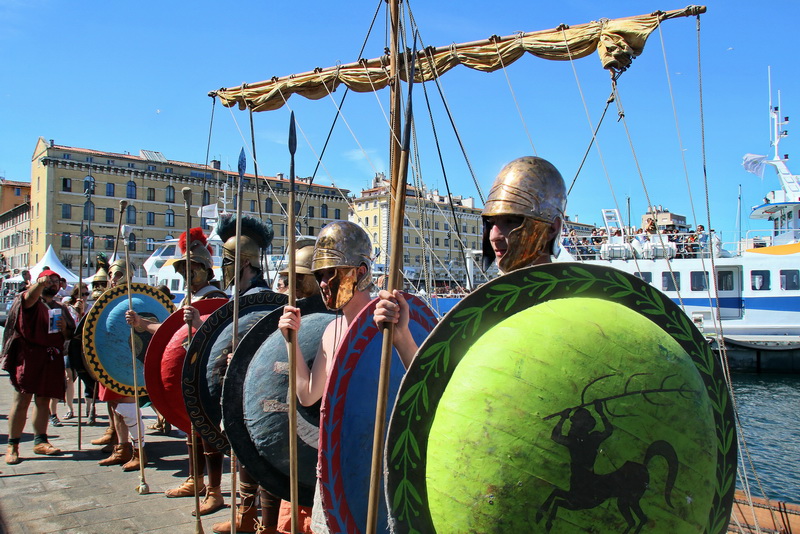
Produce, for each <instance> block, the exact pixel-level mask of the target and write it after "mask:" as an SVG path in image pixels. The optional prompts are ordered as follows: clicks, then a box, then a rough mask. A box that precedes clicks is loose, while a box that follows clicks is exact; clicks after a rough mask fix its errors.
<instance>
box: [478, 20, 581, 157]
mask: <svg viewBox="0 0 800 534" xmlns="http://www.w3.org/2000/svg"><path fill="white" fill-rule="evenodd" d="M522 34H523V32H518V33H517V39H521V38H522ZM490 39H491V40H492V41H493V42H494V48H495V50H497V59H499V60H500V66H501V67H502V69H503V74H504V75H505V77H506V82H507V83H508V90H509V91H511V98H512V99H513V100H514V105H515V106H516V108H517V114H518V115H519V120H520V121H522V127H523V129H524V130H525V135H526V136H527V137H528V142H529V143H530V144H531V150H533V155H534V156H538V155H539V153H538V152H536V147H535V146H534V144H533V139H532V138H531V132H530V131H529V130H528V124H527V123H526V122H525V117H524V116H523V115H522V109H520V107H519V101H518V100H517V95H516V93H514V87H513V86H512V85H511V78H510V77H509V76H508V70H506V64H505V63H504V62H503V54H501V53H500V45H499V44H497V41H498V39H499V38H498V37H497V36H496V35H493V36H492V37H490ZM570 59H572V58H571V57H570Z"/></svg>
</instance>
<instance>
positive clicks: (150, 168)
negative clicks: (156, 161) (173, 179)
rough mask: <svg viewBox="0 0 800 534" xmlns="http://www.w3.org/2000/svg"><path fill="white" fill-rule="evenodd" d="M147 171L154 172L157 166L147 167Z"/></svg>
mask: <svg viewBox="0 0 800 534" xmlns="http://www.w3.org/2000/svg"><path fill="white" fill-rule="evenodd" d="M147 170H148V171H154V170H156V166H155V165H148V166H147Z"/></svg>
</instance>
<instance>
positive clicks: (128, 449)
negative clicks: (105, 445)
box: [97, 443, 133, 465]
mask: <svg viewBox="0 0 800 534" xmlns="http://www.w3.org/2000/svg"><path fill="white" fill-rule="evenodd" d="M131 457H133V446H132V445H131V444H130V443H118V444H117V445H114V452H112V453H111V456H109V457H108V458H106V459H105V460H100V461H99V462H97V463H98V464H99V465H122V464H124V463H126V462H129V461H130V459H131Z"/></svg>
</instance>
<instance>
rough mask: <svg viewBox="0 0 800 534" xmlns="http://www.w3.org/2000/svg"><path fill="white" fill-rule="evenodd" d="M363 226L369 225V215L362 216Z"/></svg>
mask: <svg viewBox="0 0 800 534" xmlns="http://www.w3.org/2000/svg"><path fill="white" fill-rule="evenodd" d="M364 226H369V215H367V216H366V217H364Z"/></svg>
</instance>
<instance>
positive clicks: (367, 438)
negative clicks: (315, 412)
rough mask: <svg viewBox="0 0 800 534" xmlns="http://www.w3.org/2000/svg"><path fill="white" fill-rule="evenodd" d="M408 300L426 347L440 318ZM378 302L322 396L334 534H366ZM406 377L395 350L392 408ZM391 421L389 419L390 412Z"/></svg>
mask: <svg viewBox="0 0 800 534" xmlns="http://www.w3.org/2000/svg"><path fill="white" fill-rule="evenodd" d="M404 296H405V298H406V300H407V301H408V304H409V309H410V320H409V329H410V330H411V335H412V336H413V338H414V340H415V341H416V342H417V343H418V344H419V343H422V342H423V341H424V339H425V338H426V337H427V336H428V333H429V332H430V331H431V330H432V329H433V327H434V326H435V325H436V318H435V316H434V314H433V311H431V309H430V308H428V306H427V305H426V304H425V303H424V302H423V301H422V300H421V299H419V298H417V297H414V296H412V295H409V294H406V293H404ZM377 302H378V301H377V299H376V300H373V301H372V302H371V303H370V304H369V305H368V306H367V307H366V308H364V309H363V310H362V311H361V312H360V313H359V314H358V316H357V317H356V319H355V320H354V321H353V323H352V324H351V325H350V327H349V328H348V329H347V333H346V334H345V336H344V338H343V339H342V341H341V343H340V345H339V348H338V350H337V351H336V356H335V358H334V362H333V367H332V369H331V371H330V374H329V375H328V382H327V384H326V386H325V394H324V395H323V397H322V424H321V426H320V450H319V472H320V475H319V476H320V493H321V494H322V503H323V505H324V507H325V515H326V519H327V522H328V528H329V530H330V532H331V533H332V534H336V533H345V534H353V533H359V532H365V531H366V523H367V503H368V499H369V478H370V455H371V454H372V441H373V434H374V431H375V405H376V401H377V398H378V377H379V372H380V362H381V351H382V345H383V335H382V333H381V330H380V329H379V328H378V326H377V325H376V324H375V321H374V320H373V315H374V312H375V305H376V304H377ZM404 373H405V368H404V367H403V363H402V362H401V361H400V357H399V356H398V355H397V352H396V351H393V357H392V366H391V374H390V381H389V403H388V406H392V405H393V403H394V399H395V397H396V395H397V390H398V388H399V386H400V381H401V380H402V378H403V374H404ZM386 416H387V420H388V417H389V413H388V412H387V414H386ZM381 486H383V485H381ZM380 506H381V509H380V510H379V513H378V532H386V531H387V529H388V524H387V512H386V508H385V506H384V499H383V498H381V499H380Z"/></svg>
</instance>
